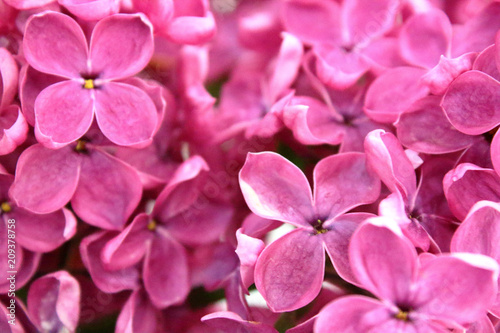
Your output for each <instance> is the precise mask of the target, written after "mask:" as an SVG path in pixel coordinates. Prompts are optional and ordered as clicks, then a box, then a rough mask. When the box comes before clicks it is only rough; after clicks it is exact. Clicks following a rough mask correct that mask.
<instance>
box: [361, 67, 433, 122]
mask: <svg viewBox="0 0 500 333" xmlns="http://www.w3.org/2000/svg"><path fill="white" fill-rule="evenodd" d="M425 73H426V70H424V69H421V68H414V67H397V68H393V69H390V70H388V71H386V72H385V73H384V74H382V75H380V76H379V77H377V79H375V81H373V83H372V84H371V85H370V87H369V88H368V91H367V92H366V102H365V107H364V109H365V112H366V114H367V115H368V117H370V118H371V119H373V120H375V121H378V122H381V123H393V122H395V121H396V120H397V119H398V117H399V115H400V114H401V113H403V112H405V111H406V110H408V108H409V107H410V105H411V104H412V103H413V102H415V101H417V100H418V99H420V98H422V97H424V96H426V95H427V94H428V92H429V88H428V87H427V86H426V85H425V84H423V83H422V82H420V78H421V77H422V75H424V74H425Z"/></svg>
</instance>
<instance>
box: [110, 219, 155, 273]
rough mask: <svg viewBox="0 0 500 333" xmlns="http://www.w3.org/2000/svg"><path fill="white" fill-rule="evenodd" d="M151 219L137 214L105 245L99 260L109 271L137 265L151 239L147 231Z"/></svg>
mask: <svg viewBox="0 0 500 333" xmlns="http://www.w3.org/2000/svg"><path fill="white" fill-rule="evenodd" d="M149 222H151V217H150V216H149V215H147V214H139V215H137V216H136V218H135V219H134V220H133V221H132V223H131V224H129V225H128V226H127V228H125V230H123V231H122V232H121V233H120V234H119V235H118V236H116V237H114V238H112V239H111V240H110V241H109V242H107V243H106V246H105V247H104V248H103V250H102V255H101V259H102V261H103V262H104V263H105V266H106V267H107V268H109V269H112V270H116V269H123V268H126V267H130V266H133V265H135V264H136V263H138V262H139V261H140V260H141V259H142V258H143V257H144V254H145V253H146V245H145V244H146V242H147V240H148V239H150V238H151V237H152V235H153V234H152V233H151V232H150V231H149V230H147V225H148V223H149Z"/></svg>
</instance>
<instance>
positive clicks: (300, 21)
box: [282, 0, 342, 44]
mask: <svg viewBox="0 0 500 333" xmlns="http://www.w3.org/2000/svg"><path fill="white" fill-rule="evenodd" d="M282 6H283V7H282V18H283V24H284V25H285V28H286V31H288V32H290V33H291V34H293V35H294V36H297V37H298V38H299V39H300V40H301V41H302V42H304V43H307V44H315V43H318V42H319V43H321V42H333V43H335V42H340V40H341V35H340V33H341V31H342V29H341V27H340V7H339V5H338V4H337V3H336V2H332V1H321V0H314V1H304V0H291V1H285V2H283V3H282ZM325 26H328V27H329V28H328V29H325Z"/></svg>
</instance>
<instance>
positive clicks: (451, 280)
mask: <svg viewBox="0 0 500 333" xmlns="http://www.w3.org/2000/svg"><path fill="white" fill-rule="evenodd" d="M438 277H439V278H438ZM497 279H498V264H497V262H496V261H495V260H493V259H492V258H490V257H487V256H484V255H480V254H471V253H455V254H452V255H443V256H440V257H436V258H434V259H433V260H427V261H425V262H424V263H423V264H422V268H421V270H420V272H419V274H418V282H417V284H416V286H415V288H416V295H415V298H414V299H413V301H412V303H413V304H414V309H415V311H417V312H419V313H424V314H427V315H430V316H436V317H438V318H440V319H441V320H450V321H455V322H457V323H459V324H467V323H471V322H474V321H476V320H479V319H481V317H482V316H484V314H485V313H486V312H487V311H488V309H489V307H490V306H491V305H492V304H493V302H494V300H495V297H496V294H497Z"/></svg>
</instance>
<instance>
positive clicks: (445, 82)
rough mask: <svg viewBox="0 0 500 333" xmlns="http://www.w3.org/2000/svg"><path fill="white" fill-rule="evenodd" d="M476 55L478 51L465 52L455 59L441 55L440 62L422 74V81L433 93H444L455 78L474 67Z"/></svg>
mask: <svg viewBox="0 0 500 333" xmlns="http://www.w3.org/2000/svg"><path fill="white" fill-rule="evenodd" d="M476 56H477V54H476V53H465V54H463V55H461V56H460V57H458V58H453V59H450V58H446V57H444V56H441V58H440V59H439V63H438V64H437V65H436V66H435V67H434V68H432V69H431V70H430V71H428V72H427V74H425V75H424V76H422V83H424V84H425V85H427V86H428V87H429V89H430V92H431V93H432V94H434V95H443V94H444V93H445V92H446V89H448V87H449V85H450V84H451V83H452V82H453V80H455V78H457V77H458V76H459V75H460V74H462V73H464V72H466V71H468V70H471V69H472V63H473V62H474V59H475V58H476Z"/></svg>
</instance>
